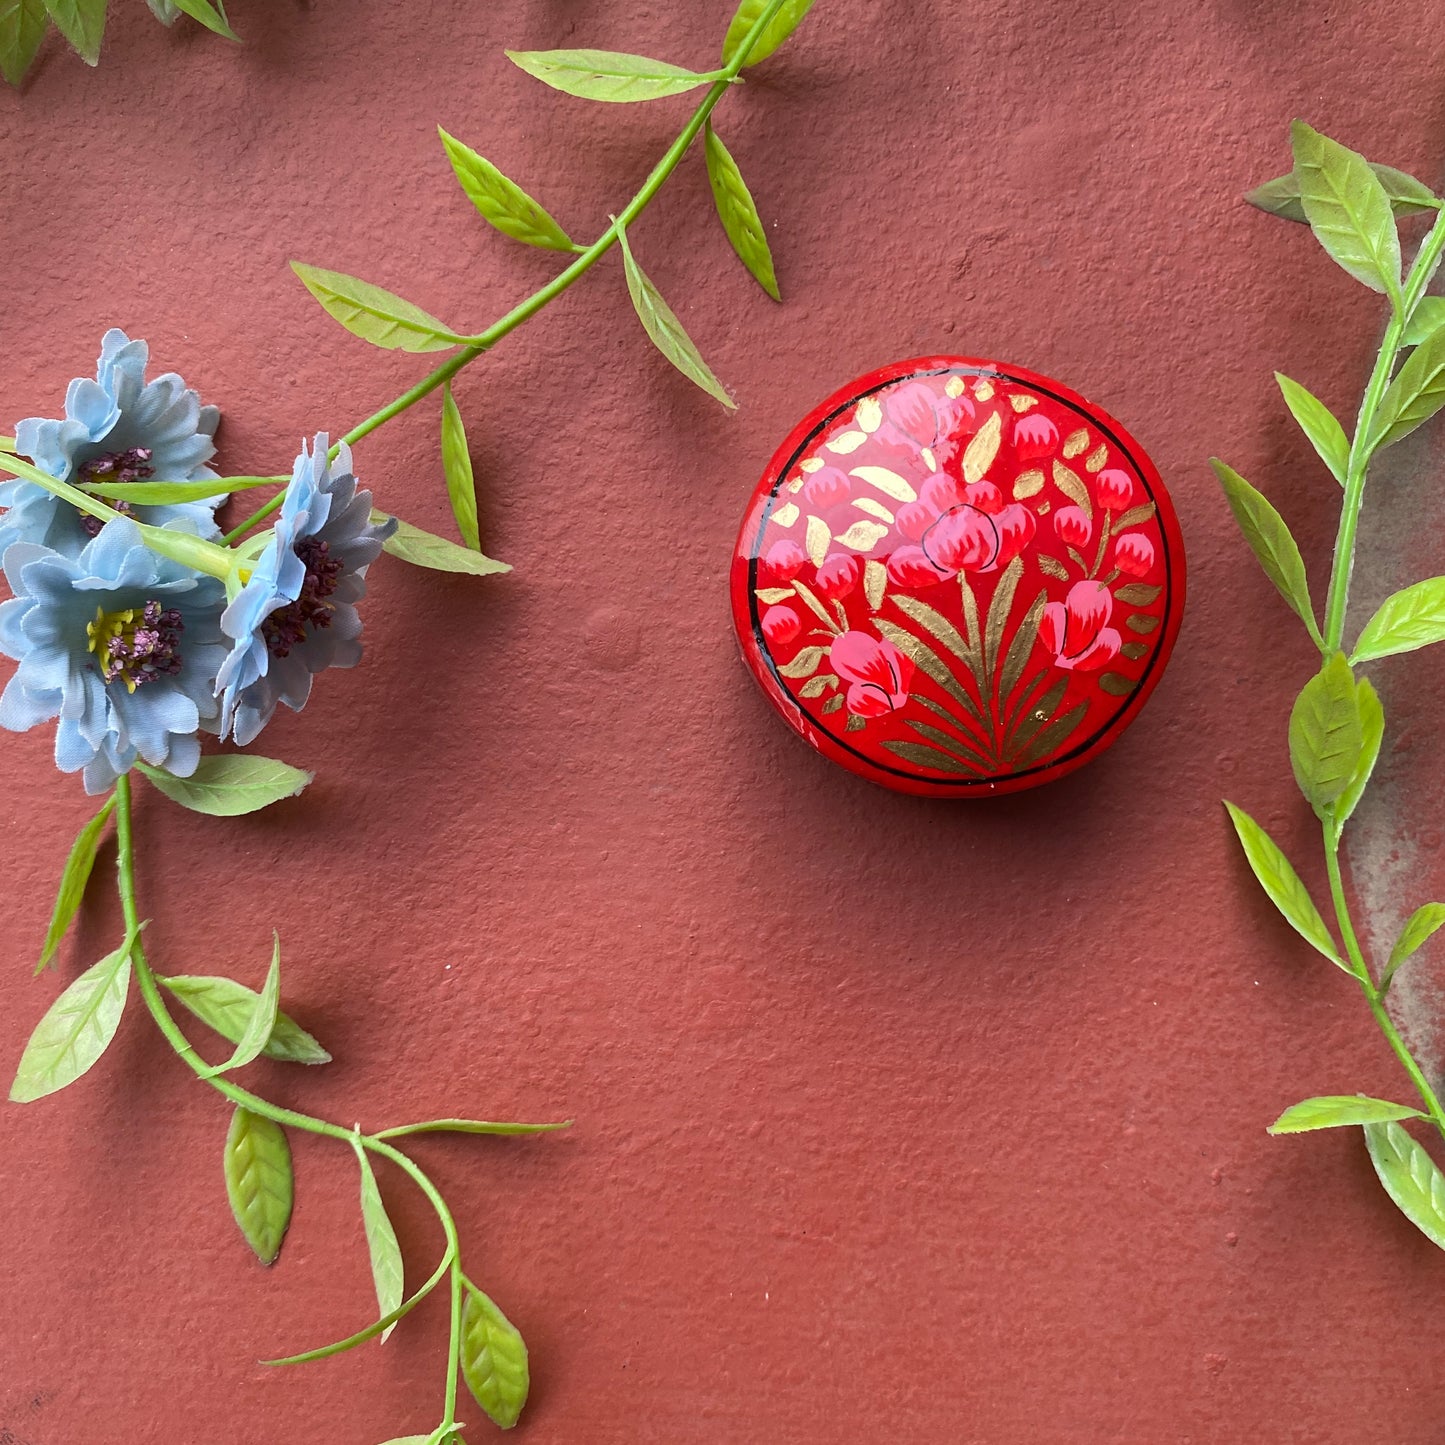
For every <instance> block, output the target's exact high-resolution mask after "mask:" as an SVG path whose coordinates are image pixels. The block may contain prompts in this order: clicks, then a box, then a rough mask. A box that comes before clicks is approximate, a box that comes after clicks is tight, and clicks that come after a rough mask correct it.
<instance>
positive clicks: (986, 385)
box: [973, 377, 993, 401]
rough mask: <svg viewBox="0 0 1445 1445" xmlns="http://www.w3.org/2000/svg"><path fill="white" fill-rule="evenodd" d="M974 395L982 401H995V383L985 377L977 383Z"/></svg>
mask: <svg viewBox="0 0 1445 1445" xmlns="http://www.w3.org/2000/svg"><path fill="white" fill-rule="evenodd" d="M973 394H974V395H975V396H976V397H977V398H978V399H979V400H980V401H991V400H992V399H993V382H991V381H990V380H989V379H988V378H987V377H984V379H983V380H982V381H979V382H975V383H974V388H973Z"/></svg>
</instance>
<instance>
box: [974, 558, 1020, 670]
mask: <svg viewBox="0 0 1445 1445" xmlns="http://www.w3.org/2000/svg"><path fill="white" fill-rule="evenodd" d="M1023 575H1024V559H1023V558H1022V557H1015V558H1014V559H1013V561H1012V562H1010V563H1009V564H1008V566H1007V567H1005V568H1004V570H1003V576H1002V577H1000V578H999V579H998V585H997V586H996V587H995V588H994V591H993V601H991V602H990V603H989V604H988V621H987V622H985V623H984V628H983V675H984V677H989V678H991V677H992V676H993V674H994V670H995V669H996V668H997V667H998V659H999V649H1000V648H1001V647H1002V645H1003V630H1004V628H1005V627H1006V626H1007V625H1008V616H1009V613H1010V612H1012V611H1013V605H1014V593H1015V592H1016V591H1017V590H1018V585H1019V578H1020V577H1022V576H1023Z"/></svg>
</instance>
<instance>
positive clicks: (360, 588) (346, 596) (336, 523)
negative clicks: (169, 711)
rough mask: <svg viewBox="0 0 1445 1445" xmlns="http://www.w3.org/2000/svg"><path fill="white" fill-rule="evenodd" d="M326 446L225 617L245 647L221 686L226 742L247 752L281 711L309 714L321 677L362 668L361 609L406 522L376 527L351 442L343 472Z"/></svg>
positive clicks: (230, 661)
mask: <svg viewBox="0 0 1445 1445" xmlns="http://www.w3.org/2000/svg"><path fill="white" fill-rule="evenodd" d="M326 441H327V438H326V434H325V433H324V432H322V433H321V434H319V435H318V436H317V438H316V441H315V445H314V446H313V448H312V450H311V451H310V452H308V451H307V450H306V445H305V443H304V442H303V443H302V446H301V455H300V456H298V457H297V458H296V466H295V469H294V470H293V472H292V474H291V481H290V483H289V484H288V485H287V488H286V495H285V497H284V499H283V500H282V503H281V515H280V517H279V518H278V520H277V522H276V527H275V531H274V533H273V535H272V537H271V540H270V541H269V542H268V543H267V544H266V550H265V551H264V552H262V553H261V555H260V556H259V557H258V558H257V559H256V562H255V565H254V567H253V568H252V571H251V575H250V578H249V579H248V580H247V582H246V585H245V587H243V588H242V589H241V591H240V592H239V593H237V594H236V597H235V598H234V600H233V601H232V602H231V604H230V606H229V607H227V608H226V611H225V613H224V614H223V616H222V617H221V629H222V631H224V632H225V634H226V636H227V637H229V638H231V639H232V640H233V641H234V644H235V645H234V647H233V648H232V649H231V652H230V654H229V655H228V656H227V658H226V660H225V662H224V663H222V664H221V670H220V672H219V674H218V675H217V677H216V693H217V695H218V696H219V697H220V698H221V736H222V737H225V736H226V735H227V733H230V734H231V735H232V736H233V737H234V738H235V740H236V741H237V742H238V743H240V744H242V745H243V746H244V745H245V744H246V743H249V742H251V741H252V740H253V739H254V738H255V737H256V735H257V734H258V733H259V732H260V731H261V729H262V728H263V727H265V726H266V724H267V723H268V722H270V721H271V715H272V714H273V713H274V712H275V711H276V705H277V703H282V702H284V703H285V704H286V706H287V707H289V708H290V709H291V710H292V711H293V712H300V711H301V709H302V708H303V707H305V706H306V699H307V698H308V697H309V696H310V695H311V679H312V677H313V676H315V674H316V673H318V672H324V671H325V670H326V669H327V668H328V667H355V666H356V664H357V663H358V662H360V661H361V618H360V617H359V616H358V615H357V611H356V603H358V602H359V601H361V599H362V598H363V597H364V596H365V595H366V569H367V568H368V567H370V566H371V564H372V563H373V562H374V561H375V560H376V559H377V557H378V556H379V555H380V554H381V545H382V543H383V542H384V541H386V539H387V538H388V537H389V536H391V534H392V533H393V532H394V531H395V530H396V519H395V518H394V517H389V518H388V519H387V520H386V522H385V524H383V525H381V526H373V525H372V522H371V493H370V492H366V491H358V490H357V486H356V478H355V477H354V476H352V474H351V449H350V448H349V447H347V446H346V445H345V444H344V443H343V444H342V446H341V448H340V452H339V455H338V456H337V458H336V462H335V464H334V467H333V466H332V465H328V463H327V460H326Z"/></svg>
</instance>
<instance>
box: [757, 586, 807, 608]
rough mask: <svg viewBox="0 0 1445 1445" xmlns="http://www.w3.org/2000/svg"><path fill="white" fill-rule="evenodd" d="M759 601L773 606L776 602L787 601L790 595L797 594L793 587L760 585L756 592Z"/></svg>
mask: <svg viewBox="0 0 1445 1445" xmlns="http://www.w3.org/2000/svg"><path fill="white" fill-rule="evenodd" d="M754 596H756V597H757V599H758V601H759V602H762V603H765V604H766V605H767V606H769V607H771V606H773V604H774V603H776V602H786V601H787V600H788V598H789V597H795V596H797V593H795V592H794V591H793V589H792V588H791V587H759V588H758V590H757V592H756V593H754Z"/></svg>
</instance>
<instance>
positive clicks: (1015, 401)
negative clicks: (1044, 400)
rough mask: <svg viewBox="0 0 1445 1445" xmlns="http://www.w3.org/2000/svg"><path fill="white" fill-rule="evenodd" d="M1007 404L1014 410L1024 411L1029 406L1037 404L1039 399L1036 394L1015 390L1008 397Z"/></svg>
mask: <svg viewBox="0 0 1445 1445" xmlns="http://www.w3.org/2000/svg"><path fill="white" fill-rule="evenodd" d="M1008 404H1009V405H1010V406H1011V407H1013V409H1014V410H1015V411H1016V412H1026V411H1027V410H1028V409H1029V408H1030V407H1031V406H1037V405H1038V404H1039V399H1038V397H1036V396H1029V395H1028V394H1027V393H1026V392H1022V391H1016V392H1014V393H1013V395H1012V396H1010V397H1009V399H1008Z"/></svg>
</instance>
